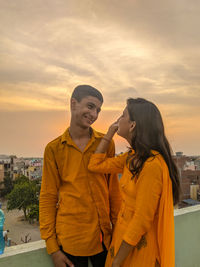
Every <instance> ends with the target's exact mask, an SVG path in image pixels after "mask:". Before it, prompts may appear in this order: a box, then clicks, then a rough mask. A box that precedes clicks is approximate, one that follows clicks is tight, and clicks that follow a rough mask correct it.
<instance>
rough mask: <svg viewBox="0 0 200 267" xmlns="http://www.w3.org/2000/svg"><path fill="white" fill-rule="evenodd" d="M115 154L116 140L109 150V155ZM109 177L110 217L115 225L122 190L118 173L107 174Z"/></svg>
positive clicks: (110, 156) (109, 156)
mask: <svg viewBox="0 0 200 267" xmlns="http://www.w3.org/2000/svg"><path fill="white" fill-rule="evenodd" d="M114 156H115V145H114V142H113V141H112V142H111V144H110V146H109V149H108V152H107V157H108V158H112V157H114ZM106 176H107V179H108V187H109V188H108V189H109V200H110V201H109V202H110V219H111V222H112V225H113V227H114V225H115V224H116V222H117V217H118V213H119V210H120V207H121V201H122V198H121V192H120V188H119V178H118V174H116V173H113V174H106Z"/></svg>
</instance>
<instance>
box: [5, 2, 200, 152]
mask: <svg viewBox="0 0 200 267" xmlns="http://www.w3.org/2000/svg"><path fill="white" fill-rule="evenodd" d="M199 14H200V1H198V0H189V1H188V0H165V1H164V0H163V1H162V0H126V1H121V0H34V1H33V0H15V1H13V0H6V1H5V0H0V113H1V114H0V129H1V130H0V137H1V138H0V154H8V155H10V154H15V155H17V156H42V155H43V150H44V147H45V145H46V144H47V143H48V142H49V141H51V140H52V139H54V138H56V137H57V136H58V135H60V134H62V133H63V132H64V130H65V128H66V127H67V126H68V123H69V119H70V113H69V99H70V95H71V92H72V91H73V89H74V87H75V86H77V85H79V84H90V85H92V86H94V87H96V88H98V89H99V90H100V91H101V92H102V93H103V95H104V100H105V101H104V105H103V108H102V112H101V114H100V116H99V119H98V121H97V122H96V123H95V124H94V128H96V129H97V130H99V131H103V132H105V131H106V129H107V127H108V126H109V125H110V123H112V122H113V121H114V120H115V119H116V118H117V117H118V116H119V115H120V113H121V111H122V110H123V108H124V106H125V102H126V99H127V98H128V97H143V98H147V99H148V100H151V101H153V102H154V103H155V104H156V105H157V106H158V107H159V109H160V111H161V113H162V116H163V119H164V123H165V129H166V134H167V137H168V139H169V141H170V143H171V145H172V148H173V151H174V152H176V151H183V152H184V154H186V155H200V15H199ZM115 140H116V147H117V152H120V151H122V150H124V149H125V148H126V145H127V143H126V142H124V141H123V140H122V139H121V138H120V137H116V138H115Z"/></svg>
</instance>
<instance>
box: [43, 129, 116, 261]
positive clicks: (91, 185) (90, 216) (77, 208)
mask: <svg viewBox="0 0 200 267" xmlns="http://www.w3.org/2000/svg"><path fill="white" fill-rule="evenodd" d="M103 136H104V135H103V134H101V133H98V132H96V131H94V130H93V133H92V137H91V139H90V141H89V143H88V144H87V146H86V148H85V149H84V151H83V152H81V151H80V150H79V148H78V147H77V146H76V144H75V143H74V142H73V140H72V139H71V137H70V135H69V130H68V129H67V130H66V131H65V133H64V134H63V135H62V136H60V137H58V138H56V139H55V140H53V141H52V142H50V143H49V144H48V145H47V146H46V149H45V153H44V166H43V177H42V186H41V192H40V232H41V237H42V238H43V239H45V240H46V245H47V251H48V253H49V254H51V253H53V252H55V251H57V250H59V249H60V248H59V246H62V247H63V250H64V251H66V252H67V253H69V254H71V255H74V256H90V255H95V254H97V253H100V252H101V251H102V250H103V248H102V243H101V241H102V240H101V239H102V238H103V242H104V244H105V246H106V247H107V248H108V247H109V245H110V240H111V234H112V227H113V225H114V224H115V222H116V220H117V215H118V211H119V209H120V204H121V196H120V191H119V184H118V177H117V175H104V174H96V173H95V174H94V173H92V172H90V171H89V170H88V162H89V159H90V156H91V154H93V153H94V152H95V150H96V148H97V146H98V144H99V142H100V141H101V138H102V137H103ZM114 150H115V149H114V142H113V141H112V142H111V144H110V146H109V149H108V152H107V156H108V157H112V156H113V155H114Z"/></svg>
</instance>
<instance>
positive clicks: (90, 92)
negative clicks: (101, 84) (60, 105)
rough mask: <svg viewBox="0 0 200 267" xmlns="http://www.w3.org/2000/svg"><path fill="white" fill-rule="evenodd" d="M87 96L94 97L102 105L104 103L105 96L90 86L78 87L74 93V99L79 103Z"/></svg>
mask: <svg viewBox="0 0 200 267" xmlns="http://www.w3.org/2000/svg"><path fill="white" fill-rule="evenodd" d="M86 96H94V97H96V98H98V99H99V101H100V102H101V103H103V96H102V94H101V93H100V92H99V90H97V89H96V88H94V87H92V86H90V85H78V86H77V87H76V88H75V89H74V91H73V93H72V98H75V99H76V100H77V101H78V102H80V101H81V100H82V99H83V98H84V97H86Z"/></svg>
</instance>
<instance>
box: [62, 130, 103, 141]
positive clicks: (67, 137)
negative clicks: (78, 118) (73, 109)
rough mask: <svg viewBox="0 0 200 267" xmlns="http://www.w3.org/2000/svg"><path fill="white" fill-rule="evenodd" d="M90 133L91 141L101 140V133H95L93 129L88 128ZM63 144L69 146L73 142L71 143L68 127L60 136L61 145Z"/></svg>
mask: <svg viewBox="0 0 200 267" xmlns="http://www.w3.org/2000/svg"><path fill="white" fill-rule="evenodd" d="M90 129H91V131H92V137H91V139H93V138H95V139H96V138H102V137H103V134H102V133H99V132H97V131H95V130H94V129H93V128H90ZM64 142H67V143H68V144H71V143H72V142H73V141H72V138H71V136H70V134H69V127H68V128H67V129H66V130H65V132H64V133H63V134H62V135H61V143H64Z"/></svg>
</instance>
